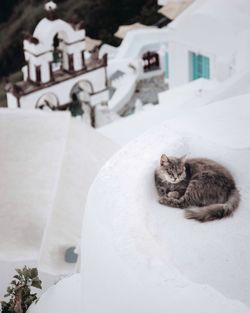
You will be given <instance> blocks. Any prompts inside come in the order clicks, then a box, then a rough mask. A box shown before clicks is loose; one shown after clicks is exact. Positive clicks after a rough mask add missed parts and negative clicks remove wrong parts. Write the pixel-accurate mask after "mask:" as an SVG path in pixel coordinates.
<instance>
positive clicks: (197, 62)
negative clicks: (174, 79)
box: [190, 52, 210, 80]
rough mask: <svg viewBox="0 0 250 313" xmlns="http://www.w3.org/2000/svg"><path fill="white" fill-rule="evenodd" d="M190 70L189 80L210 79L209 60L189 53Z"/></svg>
mask: <svg viewBox="0 0 250 313" xmlns="http://www.w3.org/2000/svg"><path fill="white" fill-rule="evenodd" d="M190 65H191V66H190V69H191V75H190V76H191V80H195V79H198V78H206V79H209V78H210V67H209V58H208V57H206V56H204V55H201V54H196V53H194V52H190Z"/></svg>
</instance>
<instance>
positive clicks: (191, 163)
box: [155, 154, 240, 222]
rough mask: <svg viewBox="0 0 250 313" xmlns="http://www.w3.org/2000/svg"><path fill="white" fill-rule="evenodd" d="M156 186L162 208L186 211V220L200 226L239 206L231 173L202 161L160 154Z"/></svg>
mask: <svg viewBox="0 0 250 313" xmlns="http://www.w3.org/2000/svg"><path fill="white" fill-rule="evenodd" d="M155 185H156V189H157V192H158V194H159V196H160V199H159V202H160V203H161V204H164V205H167V206H170V207H174V208H180V209H186V210H185V217H186V218H188V219H195V220H198V221H200V222H207V221H212V220H216V219H221V218H223V217H227V216H230V215H232V213H233V212H234V211H235V210H236V209H237V207H238V206H239V202H240V193H239V191H238V190H237V188H236V184H235V181H234V179H233V177H232V175H231V174H230V172H229V171H228V170H227V169H226V168H225V167H223V166H222V165H220V164H218V163H216V162H215V161H212V160H209V159H205V158H188V159H187V158H186V157H185V156H184V157H181V158H177V157H170V156H166V155H165V154H163V155H162V156H161V160H160V166H159V167H158V168H157V169H156V170H155Z"/></svg>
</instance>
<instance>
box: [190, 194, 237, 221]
mask: <svg viewBox="0 0 250 313" xmlns="http://www.w3.org/2000/svg"><path fill="white" fill-rule="evenodd" d="M239 203H240V193H239V191H238V190H237V189H234V190H233V191H232V192H231V194H230V196H229V198H228V200H227V202H225V203H223V204H211V205H208V206H205V207H196V208H192V209H186V210H185V217H186V218H188V219H195V220H197V221H199V222H208V221H213V220H216V219H221V218H223V217H227V216H230V215H232V214H233V212H234V211H235V210H236V209H237V207H238V206H239Z"/></svg>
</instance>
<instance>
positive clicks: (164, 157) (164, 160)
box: [161, 154, 169, 165]
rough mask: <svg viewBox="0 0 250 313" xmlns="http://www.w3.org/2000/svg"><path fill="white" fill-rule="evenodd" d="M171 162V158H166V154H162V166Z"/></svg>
mask: <svg viewBox="0 0 250 313" xmlns="http://www.w3.org/2000/svg"><path fill="white" fill-rule="evenodd" d="M168 162H169V158H168V157H167V156H166V154H162V156H161V165H165V164H167V163H168Z"/></svg>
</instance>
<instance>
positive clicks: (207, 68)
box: [167, 0, 250, 88]
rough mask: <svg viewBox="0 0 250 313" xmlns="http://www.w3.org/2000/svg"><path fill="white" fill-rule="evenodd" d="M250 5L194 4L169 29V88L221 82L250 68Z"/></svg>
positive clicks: (243, 1)
mask: <svg viewBox="0 0 250 313" xmlns="http://www.w3.org/2000/svg"><path fill="white" fill-rule="evenodd" d="M249 13H250V2H249V1H248V0H239V1H237V4H236V2H235V1H233V0H220V1H217V0H197V1H195V2H194V3H193V4H192V5H191V6H190V7H189V8H187V9H186V10H185V11H184V12H183V14H181V15H180V16H179V17H178V18H177V19H176V20H174V21H173V22H172V23H171V24H169V26H168V35H167V36H168V39H167V41H168V43H169V45H168V53H169V83H170V88H171V87H175V86H178V85H182V84H185V83H188V82H189V81H191V80H194V79H197V78H200V77H203V78H207V79H215V80H219V81H223V80H226V79H228V78H229V77H231V76H232V75H233V74H235V73H237V72H240V71H242V70H245V69H246V70H247V68H249V65H250V61H249V57H248V55H249V53H250V33H249V28H250V20H249Z"/></svg>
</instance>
